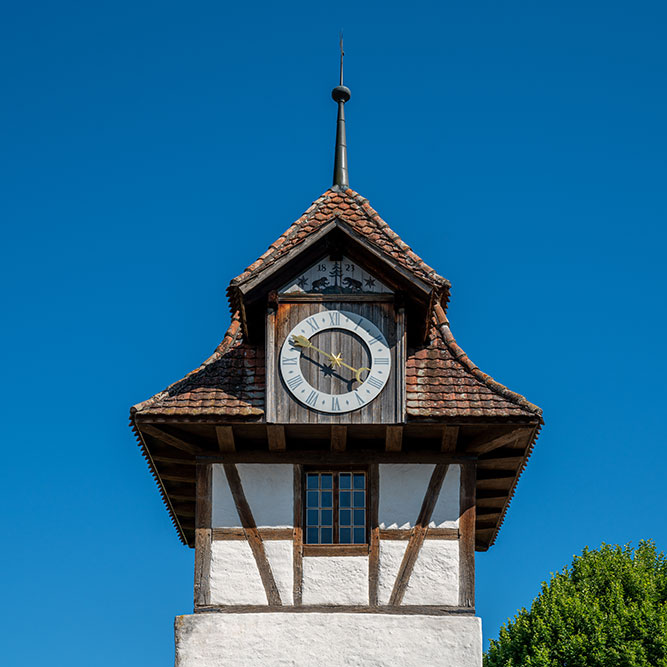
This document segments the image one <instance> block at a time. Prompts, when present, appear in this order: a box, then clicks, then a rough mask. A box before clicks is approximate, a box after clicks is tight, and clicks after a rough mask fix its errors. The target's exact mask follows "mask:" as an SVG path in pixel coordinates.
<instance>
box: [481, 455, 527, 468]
mask: <svg viewBox="0 0 667 667" xmlns="http://www.w3.org/2000/svg"><path fill="white" fill-rule="evenodd" d="M522 462H523V456H504V457H500V458H495V459H479V461H478V462H477V467H478V468H482V469H490V470H493V469H503V470H507V469H508V468H518V467H519V466H520V465H521V463H522Z"/></svg>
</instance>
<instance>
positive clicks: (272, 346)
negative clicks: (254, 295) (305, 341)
mask: <svg viewBox="0 0 667 667" xmlns="http://www.w3.org/2000/svg"><path fill="white" fill-rule="evenodd" d="M265 340H266V344H265V350H266V351H265V359H264V364H265V369H266V380H265V382H266V384H265V387H266V388H265V392H266V400H265V402H264V405H265V411H266V421H267V422H268V423H269V424H272V423H273V422H275V421H276V417H277V414H276V412H277V409H276V400H277V397H278V394H280V393H282V392H283V391H284V390H283V388H282V387H281V386H280V382H279V381H278V377H277V369H276V354H277V352H276V309H275V307H274V306H273V305H271V306H269V307H268V308H267V310H266V335H265Z"/></svg>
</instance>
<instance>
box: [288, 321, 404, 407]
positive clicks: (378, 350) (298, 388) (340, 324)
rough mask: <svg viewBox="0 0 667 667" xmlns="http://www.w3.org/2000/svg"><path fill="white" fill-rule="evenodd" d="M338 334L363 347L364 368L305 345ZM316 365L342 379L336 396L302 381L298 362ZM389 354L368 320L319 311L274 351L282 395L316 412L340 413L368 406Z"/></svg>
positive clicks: (388, 365) (385, 373)
mask: <svg viewBox="0 0 667 667" xmlns="http://www.w3.org/2000/svg"><path fill="white" fill-rule="evenodd" d="M329 330H340V331H343V332H348V333H349V334H352V335H354V336H356V337H357V338H358V339H359V341H360V345H363V346H364V347H365V351H366V355H365V358H367V359H368V366H362V365H361V364H359V363H358V362H357V365H354V364H351V363H350V360H349V359H345V358H344V355H343V354H342V353H341V352H340V351H339V350H331V349H326V348H323V347H319V346H318V345H317V344H316V342H315V343H313V342H311V339H312V338H315V337H316V336H317V335H318V334H321V333H323V332H325V331H329ZM304 358H305V360H307V361H309V362H310V363H311V364H312V363H316V364H317V365H318V366H320V367H321V368H322V369H323V370H324V371H325V374H327V375H332V374H335V375H336V376H337V377H338V378H339V379H341V380H342V388H343V391H342V393H331V391H330V390H326V391H325V390H323V388H322V387H321V386H320V387H318V386H313V382H314V384H316V385H317V382H316V381H314V380H313V378H312V374H311V381H310V382H309V381H308V379H306V375H305V374H304V372H303V367H302V362H303V361H304ZM390 373H391V350H390V349H389V345H388V344H387V339H386V338H385V336H384V334H383V333H382V331H380V329H379V328H378V327H377V326H376V325H375V324H373V322H371V321H370V320H369V319H367V318H365V317H363V316H362V315H358V314H357V313H350V312H347V311H344V310H325V311H322V312H320V313H316V314H314V315H310V316H309V317H306V318H304V319H303V320H301V322H299V323H298V324H297V325H296V326H295V327H294V328H293V329H292V330H291V331H290V332H289V334H287V338H286V339H285V342H284V343H283V345H282V348H281V350H280V375H281V376H282V379H283V382H284V383H285V387H286V388H287V390H288V391H289V392H290V393H291V394H292V396H294V398H295V399H296V400H297V401H299V402H300V403H303V405H305V406H307V407H309V408H311V409H313V410H318V411H319V412H327V413H330V414H342V413H345V412H352V411H353V410H358V409H359V408H363V407H364V406H365V405H368V404H369V403H370V402H371V401H372V400H373V399H375V398H376V397H377V396H378V395H379V394H380V392H381V391H382V390H383V389H384V386H385V385H386V384H387V380H388V379H389V375H390Z"/></svg>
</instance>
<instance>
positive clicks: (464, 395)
mask: <svg viewBox="0 0 667 667" xmlns="http://www.w3.org/2000/svg"><path fill="white" fill-rule="evenodd" d="M406 366H407V367H406V385H407V386H406V399H407V412H408V415H410V416H414V417H535V416H540V415H541V414H542V410H540V408H538V407H537V406H536V405H533V404H532V403H530V402H529V401H527V400H526V399H525V398H524V397H523V396H521V395H520V394H516V393H514V392H513V391H510V390H509V389H508V388H507V387H505V386H503V385H502V384H500V383H499V382H496V381H495V380H494V379H493V378H492V377H491V376H489V375H487V374H486V373H483V372H482V371H481V370H480V369H479V368H477V366H475V364H473V362H472V361H471V360H470V359H469V358H468V355H466V353H465V352H464V351H463V350H462V349H461V348H460V347H459V345H458V344H457V342H456V340H455V339H454V336H453V335H452V333H451V331H450V329H449V322H448V320H447V317H446V316H445V313H444V311H443V309H442V307H441V306H440V305H436V306H435V307H434V313H433V318H432V322H431V329H430V342H429V345H428V346H426V347H422V348H420V349H417V350H411V351H409V352H408V360H407V364H406Z"/></svg>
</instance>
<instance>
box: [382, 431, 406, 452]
mask: <svg viewBox="0 0 667 667" xmlns="http://www.w3.org/2000/svg"><path fill="white" fill-rule="evenodd" d="M402 446H403V427H402V426H387V430H386V435H385V444H384V448H385V451H387V452H400V451H401V447H402Z"/></svg>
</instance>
